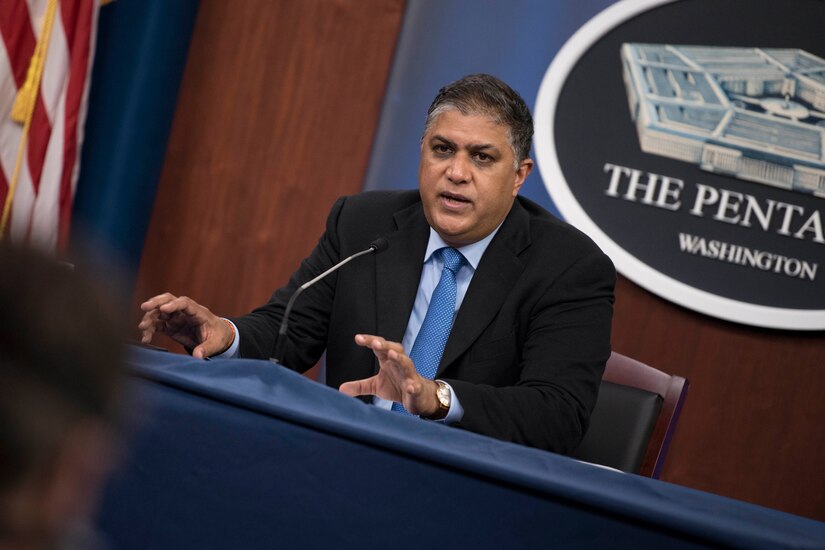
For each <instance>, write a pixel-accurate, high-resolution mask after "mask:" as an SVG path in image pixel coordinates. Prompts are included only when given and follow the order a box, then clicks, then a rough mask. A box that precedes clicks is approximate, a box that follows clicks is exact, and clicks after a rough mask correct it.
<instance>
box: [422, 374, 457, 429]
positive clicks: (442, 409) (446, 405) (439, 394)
mask: <svg viewBox="0 0 825 550" xmlns="http://www.w3.org/2000/svg"><path fill="white" fill-rule="evenodd" d="M435 383H436V384H438V387H437V388H436V390H435V398H436V399H437V400H438V410H437V411H435V413H433V414H431V415H430V416H427V417H425V418H426V419H427V420H441V419H443V418H444V417H445V416H447V413H448V412H450V397H451V395H450V386H448V385H447V383H446V382H444V381H443V380H436V381H435Z"/></svg>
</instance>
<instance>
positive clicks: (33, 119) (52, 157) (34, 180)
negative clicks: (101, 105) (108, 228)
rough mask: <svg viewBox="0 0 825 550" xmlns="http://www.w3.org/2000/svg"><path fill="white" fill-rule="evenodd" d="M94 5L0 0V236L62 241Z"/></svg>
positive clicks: (88, 0) (47, 244)
mask: <svg viewBox="0 0 825 550" xmlns="http://www.w3.org/2000/svg"><path fill="white" fill-rule="evenodd" d="M99 4H100V0H0V34H2V41H1V42H0V168H2V169H0V207H2V209H3V217H2V221H0V224H2V225H0V238H3V239H7V238H9V239H11V240H12V241H14V242H21V243H29V244H31V245H34V246H37V247H39V248H41V249H43V250H46V251H49V252H52V253H55V254H59V253H60V252H61V251H63V250H65V248H66V245H67V244H68V238H69V229H70V226H71V212H72V201H73V198H74V194H75V187H76V185H77V176H78V173H79V170H80V165H79V162H80V150H81V145H82V143H83V124H84V122H85V120H86V103H87V99H88V94H89V80H90V77H91V73H92V61H93V57H94V51H95V37H96V30H97V16H98V10H99ZM21 88H22V89H23V91H22V92H21ZM27 89H30V90H31V92H26V90H27ZM19 92H20V93H19ZM21 143H22V145H21Z"/></svg>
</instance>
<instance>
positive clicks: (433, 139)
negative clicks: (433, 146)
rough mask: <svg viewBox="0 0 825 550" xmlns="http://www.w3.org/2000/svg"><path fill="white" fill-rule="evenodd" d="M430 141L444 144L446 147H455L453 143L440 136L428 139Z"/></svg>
mask: <svg viewBox="0 0 825 550" xmlns="http://www.w3.org/2000/svg"><path fill="white" fill-rule="evenodd" d="M430 141H441V142H443V143H446V144H447V145H449V146H451V147H455V143H453V142H452V141H450V140H449V139H447V138H445V137H444V136H442V135H441V134H436V135H434V136H433V137H432V138H430Z"/></svg>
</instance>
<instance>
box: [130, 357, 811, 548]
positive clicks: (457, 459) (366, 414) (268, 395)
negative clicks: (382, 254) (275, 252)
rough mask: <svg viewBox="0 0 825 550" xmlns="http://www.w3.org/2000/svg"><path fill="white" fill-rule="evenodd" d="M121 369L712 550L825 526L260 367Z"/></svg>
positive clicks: (187, 363)
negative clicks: (697, 540) (698, 539)
mask: <svg viewBox="0 0 825 550" xmlns="http://www.w3.org/2000/svg"><path fill="white" fill-rule="evenodd" d="M129 370H130V373H131V374H132V375H135V376H138V377H140V378H144V379H149V380H152V381H155V382H159V383H163V384H167V385H171V386H174V387H177V388H180V389H183V390H185V391H189V392H192V393H196V394H199V395H203V396H207V397H209V398H212V399H215V400H219V401H223V402H225V403H227V404H231V405H234V406H240V407H244V408H247V409H250V410H254V411H257V412H260V413H263V414H267V415H271V416H275V417H278V418H284V419H287V420H289V421H291V422H295V423H299V424H302V425H305V426H309V427H312V428H314V429H321V430H325V431H330V432H334V433H336V434H340V435H341V436H343V437H348V438H351V439H353V440H357V441H362V442H365V443H369V444H370V445H375V446H379V447H384V448H389V449H392V450H393V451H395V452H402V453H406V454H408V455H410V456H414V457H420V458H426V459H427V460H428V461H435V462H439V463H442V464H444V465H448V466H450V467H453V468H458V469H460V470H463V471H466V472H470V473H473V474H475V475H479V476H482V477H486V478H490V479H492V480H496V481H500V482H505V483H509V484H513V485H515V486H520V487H524V488H525V489H529V490H530V491H534V492H539V493H544V494H547V495H551V496H553V497H554V498H558V497H561V498H565V499H569V500H571V501H573V502H576V503H579V504H582V505H585V506H588V507H590V508H591V509H596V510H602V511H603V512H604V513H609V514H613V515H617V516H620V517H625V518H628V520H638V521H643V522H645V523H653V524H655V525H659V526H661V527H662V528H666V529H672V530H674V531H677V532H683V533H703V534H704V535H705V536H707V538H708V539H709V540H713V541H716V542H718V543H719V544H726V545H732V546H740V547H753V548H756V547H788V546H792V547H799V548H825V523H821V522H818V521H815V520H811V519H807V518H802V517H799V516H794V515H791V514H787V513H784V512H780V511H777V510H772V509H769V508H765V507H761V506H757V505H753V504H749V503H745V502H741V501H737V500H734V499H730V498H726V497H721V496H718V495H713V494H710V493H706V492H702V491H697V490H694V489H689V488H686V487H682V486H678V485H674V484H671V483H666V482H663V481H659V480H654V479H649V478H645V477H641V476H637V475H632V474H625V473H621V472H616V471H612V470H609V469H605V468H601V467H597V466H593V465H590V464H585V463H581V462H578V461H576V460H573V459H571V458H568V457H564V456H561V455H556V454H553V453H549V452H546V451H541V450H538V449H532V448H528V447H524V446H521V445H515V444H512V443H507V442H503V441H498V440H495V439H492V438H489V437H485V436H481V435H477V434H473V433H470V432H466V431H463V430H459V429H455V428H449V427H446V426H442V425H439V424H436V423H432V422H426V421H422V420H420V419H418V418H415V417H410V416H406V415H400V414H397V413H392V412H390V411H385V410H382V409H379V408H377V407H373V406H370V405H366V404H364V403H363V402H361V401H359V400H357V399H353V398H350V397H347V396H345V395H343V394H341V393H339V392H337V391H335V390H334V389H332V388H328V387H326V386H323V385H321V384H318V383H316V382H313V381H311V380H309V379H307V378H306V377H304V376H302V375H300V374H298V373H295V372H293V371H290V370H288V369H286V368H283V367H281V366H279V365H275V364H272V363H270V362H268V361H259V360H247V359H227V360H220V359H219V360H211V361H203V360H199V359H193V358H191V357H187V356H182V355H177V354H173V353H166V352H160V351H154V350H149V349H144V348H140V347H134V348H132V349H131V351H130V358H129Z"/></svg>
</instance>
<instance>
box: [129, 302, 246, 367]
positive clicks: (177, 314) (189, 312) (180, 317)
mask: <svg viewBox="0 0 825 550" xmlns="http://www.w3.org/2000/svg"><path fill="white" fill-rule="evenodd" d="M140 309H141V310H142V311H143V312H144V314H143V319H141V321H140V323H139V324H138V330H140V334H141V341H142V342H143V343H144V344H148V343H149V342H151V341H152V336H153V335H154V334H155V333H156V332H160V333H163V334H165V335H167V336H169V337H170V338H172V339H173V340H175V341H176V342H178V343H179V344H182V345H183V346H184V347H186V348H189V349H191V350H192V357H197V358H199V359H203V358H206V357H210V356H212V355H218V354H220V353H223V352H224V351H226V350H227V349H228V348H229V346H231V345H232V342H233V340H234V339H235V333H234V331H233V330H232V325H230V324H229V323H228V322H227V321H226V320H225V319H222V318H220V317H218V316H217V315H215V314H214V313H212V312H211V311H209V310H208V309H207V308H205V307H204V306H202V305H200V304H198V303H197V302H195V301H194V300H192V299H191V298H187V297H186V296H180V297H177V296H174V295H172V294H169V293H168V292H167V293H165V294H160V295H159V296H155V297H154V298H150V299H149V300H146V301H145V302H143V303H142V304H140Z"/></svg>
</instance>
